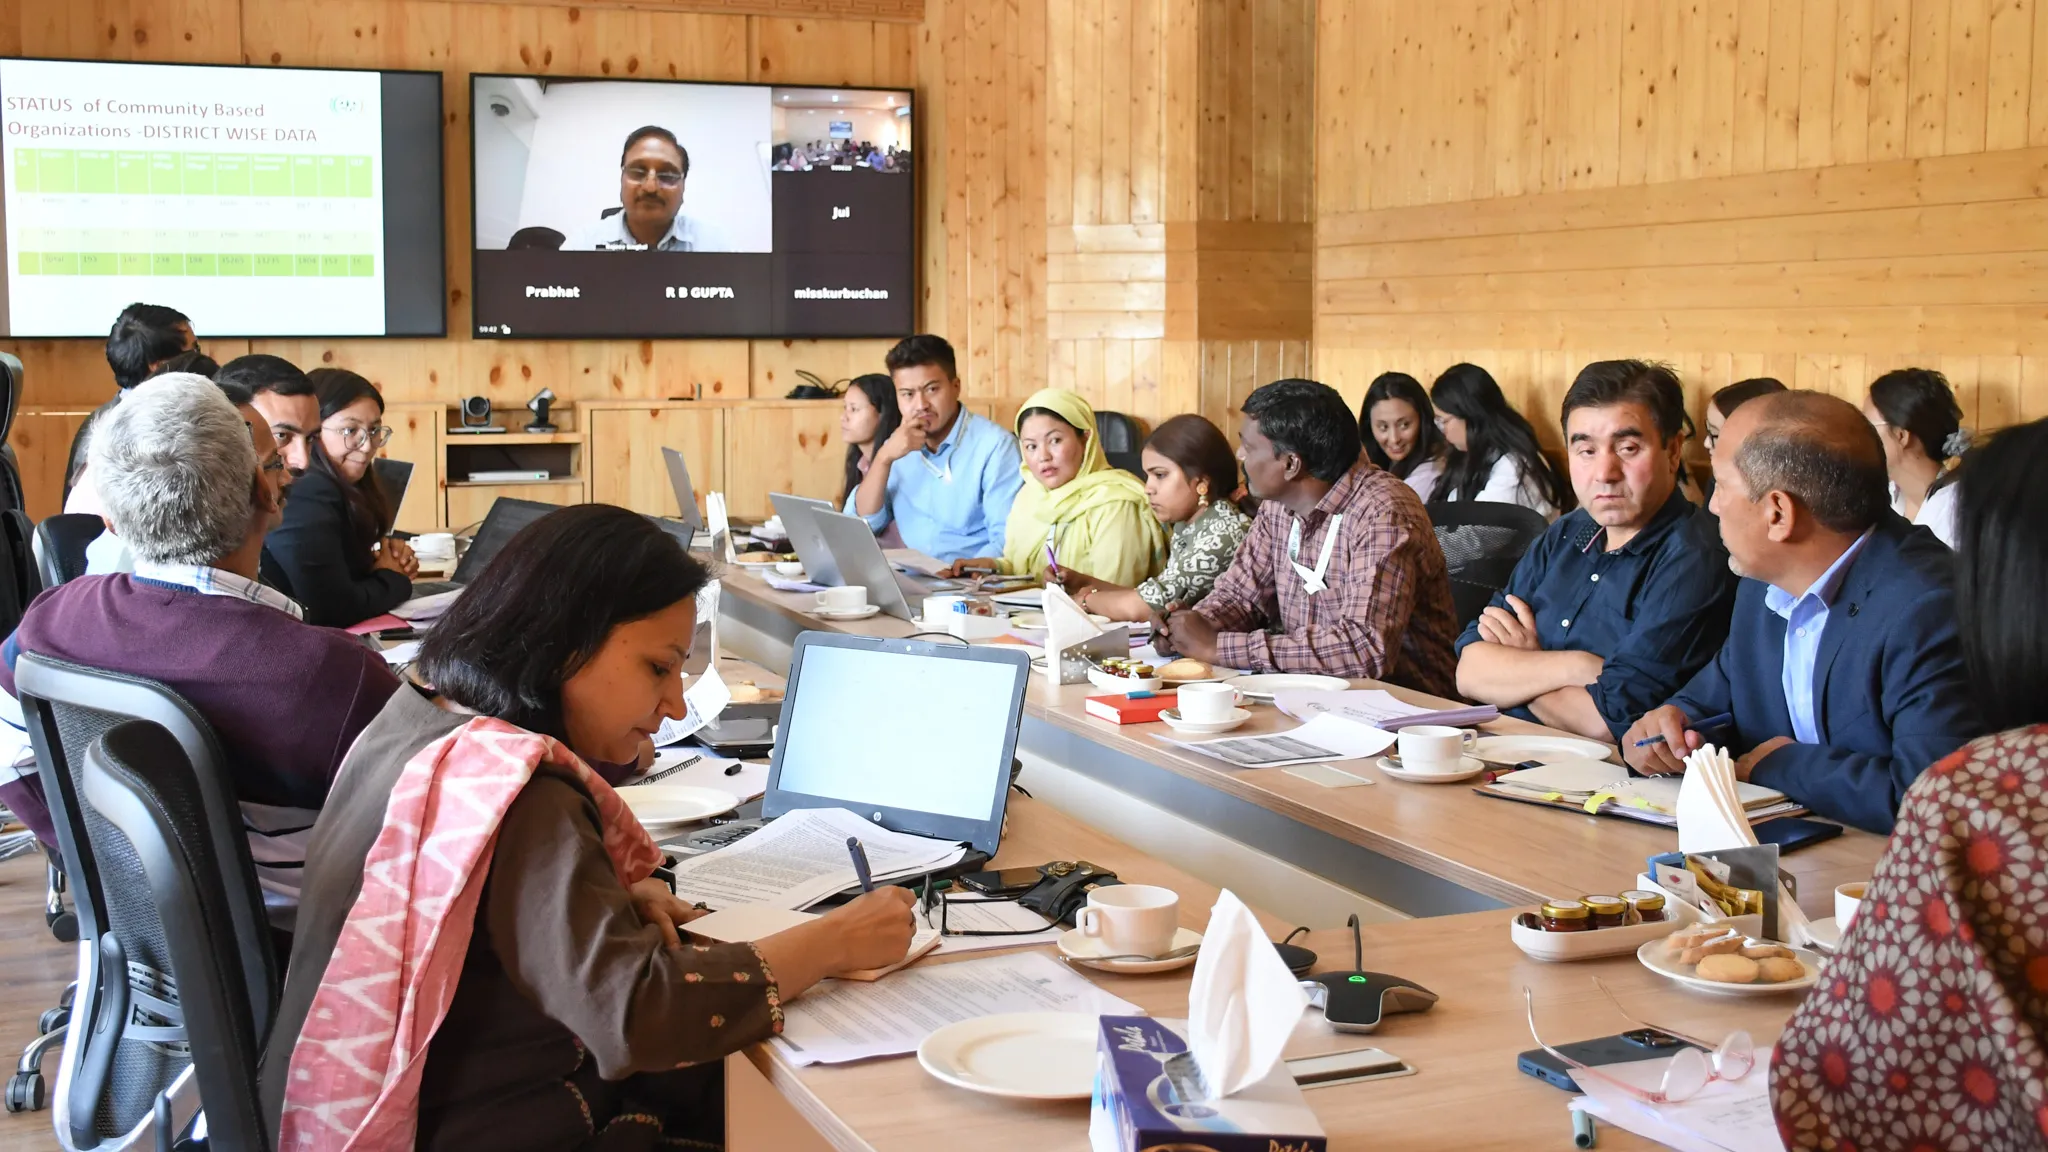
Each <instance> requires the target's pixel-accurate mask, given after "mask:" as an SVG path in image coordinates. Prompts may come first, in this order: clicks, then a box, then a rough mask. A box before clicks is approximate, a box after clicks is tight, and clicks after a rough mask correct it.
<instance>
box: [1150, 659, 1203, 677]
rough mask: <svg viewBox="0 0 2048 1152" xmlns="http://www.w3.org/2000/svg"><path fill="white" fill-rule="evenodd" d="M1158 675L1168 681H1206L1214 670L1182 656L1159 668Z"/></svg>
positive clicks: (1198, 661)
mask: <svg viewBox="0 0 2048 1152" xmlns="http://www.w3.org/2000/svg"><path fill="white" fill-rule="evenodd" d="M1159 674H1160V675H1161V676H1164V677H1165V678H1166V679H1168V680H1207V679H1208V678H1209V677H1210V676H1212V675H1214V674H1215V670H1214V669H1212V668H1210V667H1209V666H1208V665H1207V664H1204V663H1202V662H1201V661H1200V660H1190V659H1188V658H1187V657H1185V656H1183V657H1181V658H1180V659H1178V660H1175V661H1174V662H1173V663H1171V664H1168V665H1166V666H1165V667H1164V668H1161V669H1160V670H1159Z"/></svg>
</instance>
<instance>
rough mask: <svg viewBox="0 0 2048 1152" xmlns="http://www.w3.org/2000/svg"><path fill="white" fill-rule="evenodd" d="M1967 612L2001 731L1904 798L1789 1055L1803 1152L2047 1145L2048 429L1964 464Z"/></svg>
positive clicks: (1961, 582)
mask: <svg viewBox="0 0 2048 1152" xmlns="http://www.w3.org/2000/svg"><path fill="white" fill-rule="evenodd" d="M1959 485H1960V489H1961V492H1960V496H1959V498H1958V505H1959V511H1958V516H1957V520H1956V615H1957V617H1958V623H1959V625H1960V628H1959V632H1960V634H1961V637H1962V642H1963V654H1964V657H1965V658H1966V659H1967V661H1968V663H1969V669H1970V680H1971V683H1972V686H1973V687H1974V688H1975V689H1976V694H1977V701H1978V704H1979V706H1980V707H1981V708H1982V709H1983V714H1984V718H1985V720H1986V721H1987V722H1989V723H1990V724H1991V725H1992V726H1993V727H1994V728H1998V729H2001V731H1999V732H1998V733H1996V734H1995V735H1991V736H1986V737H1984V738H1983V739H1981V740H1978V741H1976V742H1974V743H1971V744H1967V745H1964V746H1963V747H1962V748H1961V749H1960V750H1958V751H1957V752H1956V753H1955V754H1954V755H1952V756H1950V757H1948V758H1947V759H1945V760H1943V761H1941V762H1940V763H1939V764H1936V765H1935V766H1933V767H1932V768H1929V769H1928V770H1927V771H1926V772H1925V773H1923V774H1922V775H1921V777H1920V778H1919V780H1917V781H1916V782H1915V783H1914V784H1913V787H1912V789H1911V790H1909V791H1908V792H1907V793H1906V800H1905V804H1904V805H1903V807H1902V808H1901V811H1900V813H1899V823H1898V828H1897V830H1896V831H1894V832H1893V833H1892V841H1891V845H1890V847H1889V848H1888V849H1887V850H1886V851H1885V854H1884V857H1883V858H1882V859H1880V860H1879V861H1878V864H1877V875H1876V876H1875V877H1874V878H1872V880H1871V882H1870V888H1869V891H1868V893H1867V894H1866V895H1865V897H1864V900H1863V905H1862V908H1861V909H1860V910H1859V911H1858V912H1857V914H1856V918H1855V920H1854V921H1852V922H1851V924H1850V927H1849V931H1848V933H1847V935H1846V936H1845V938H1844V939H1843V941H1842V949H1841V952H1840V954H1838V955H1837V956H1836V957H1835V959H1834V960H1833V962H1832V963H1830V964H1829V965H1828V966H1827V968H1826V969H1825V971H1824V972H1823V973H1822V982H1821V984H1820V986H1819V987H1817V988H1815V989H1814V991H1813V993H1812V994H1811V995H1810V996H1808V997H1807V1000H1806V1002H1805V1003H1804V1004H1802V1005H1800V1008H1799V1012H1798V1014H1797V1015H1796V1016H1794V1017H1793V1018H1792V1023H1791V1024H1790V1025H1788V1026H1787V1027H1786V1029H1785V1035H1784V1037H1783V1038H1782V1039H1781V1040H1780V1041H1779V1042H1778V1050H1777V1057H1776V1060H1775V1061H1774V1064H1773V1067H1772V1069H1771V1093H1772V1098H1773V1104H1774V1106H1775V1109H1776V1112H1777V1117H1778V1128H1779V1130H1780V1132H1782V1133H1783V1135H1784V1138H1785V1146H1786V1147H1787V1148H1792V1149H1807V1148H1817V1149H1844V1150H1856V1152H1865V1150H1868V1152H1875V1150H1877V1149H1881V1148H1884V1149H1889V1148H1900V1149H1915V1148H1929V1149H1933V1148H1943V1149H1947V1148H1968V1149H1971V1150H1973V1152H2019V1150H2023V1149H2024V1150H2026V1152H2041V1150H2042V1149H2048V869H2044V864H2048V693H2044V692H2043V690H2042V686H2043V685H2044V684H2048V600H2043V599H2042V596H2041V590H2040V581H2041V573H2042V572H2044V571H2048V421H2041V420H2037V421H2035V422H2034V423H2032V424H2028V425H2024V426H2022V427H2019V428H2014V429H2011V430H2009V431H2007V432H2005V433H2003V434H2001V435H2000V436H1998V437H1997V438H1996V439H1995V440H1993V441H1992V442H1991V444H1990V445H1989V446H1988V447H1985V448H1983V449H1981V450H1980V451H1973V452H1972V453H1971V454H1970V459H1969V462H1968V463H1967V464H1965V465H1964V466H1963V468H1962V473H1961V480H1960V481H1959Z"/></svg>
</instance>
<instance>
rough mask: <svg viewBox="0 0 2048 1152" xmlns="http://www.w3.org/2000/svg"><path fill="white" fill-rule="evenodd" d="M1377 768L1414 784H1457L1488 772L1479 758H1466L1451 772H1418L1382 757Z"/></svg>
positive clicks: (1397, 778)
mask: <svg viewBox="0 0 2048 1152" xmlns="http://www.w3.org/2000/svg"><path fill="white" fill-rule="evenodd" d="M1376 767H1378V768H1379V770H1380V771H1382V772H1385V773H1386V774H1387V775H1389V776H1392V777H1393V778H1394V779H1396V780H1407V781H1409V782H1411V783H1414V784H1457V783H1461V782H1463V781H1466V780H1470V779H1472V778H1473V777H1474V776H1477V775H1479V774H1480V773H1481V772H1484V771H1486V761H1484V760H1481V759H1480V758H1479V757H1477V756H1466V757H1464V758H1463V759H1461V760H1459V761H1458V767H1457V768H1455V769H1453V770H1452V771H1449V772H1416V771H1413V770H1411V769H1408V768H1402V767H1399V766H1398V765H1396V764H1394V763H1393V761H1392V758H1390V757H1387V756H1382V757H1380V758H1379V761H1378V763H1377V765H1376Z"/></svg>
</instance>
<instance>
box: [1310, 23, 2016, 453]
mask: <svg viewBox="0 0 2048 1152" xmlns="http://www.w3.org/2000/svg"><path fill="white" fill-rule="evenodd" d="M2040 7H2041V6H2040V5H2039V4H2038V3H2036V2H2034V0H1688V3H1685V4H1666V3H1661V2H1657V0H1628V2H1627V3H1614V4H1569V3H1562V4H1543V5H1534V4H1529V3H1524V2H1522V0H1463V2H1462V3H1451V4H1448V5H1436V6H1432V9H1433V10H1431V11H1428V12H1424V11H1421V10H1418V9H1415V8H1414V7H1413V6H1410V5H1405V4H1399V3H1394V2H1390V0H1327V2H1325V3H1324V4H1323V5H1322V9H1321V13H1320V22H1321V23H1320V27H1321V31H1322V34H1321V35H1320V36H1319V37H1318V42H1317V62H1316V65H1317V71H1318V74H1319V76H1320V77H1321V78H1322V79H1321V82H1320V86H1319V92H1320V95H1321V99H1320V101H1319V103H1318V106H1317V110H1316V114H1317V120H1318V126H1319V128H1318V132H1317V133H1316V146H1317V167H1318V172H1319V178H1318V181H1317V184H1316V191H1317V208H1318V213H1317V218H1316V221H1315V225H1314V231H1315V265H1314V283H1315V298H1314V304H1313V307H1314V358H1315V368H1316V372H1317V373H1318V375H1319V376H1320V377H1321V378H1322V379H1324V380H1327V381H1329V382H1330V383H1332V384H1335V385H1337V386H1338V387H1339V388H1340V389H1341V390H1343V391H1344V392H1345V393H1346V394H1347V395H1348V396H1351V397H1352V398H1353V399H1354V400H1356V399H1358V398H1359V397H1361V396H1362V394H1363V392H1364V390H1365V387H1366V386H1367V385H1368V384H1369V383H1370V381H1371V380H1372V378H1373V377H1374V376H1376V375H1378V374H1379V373H1380V372H1383V371H1390V370H1400V371H1406V372H1410V373H1413V374H1414V375H1416V376H1418V377H1420V378H1422V379H1424V380H1425V381H1427V380H1429V379H1431V378H1433V377H1434V376H1435V374H1437V373H1439V372H1441V371H1442V370H1443V369H1444V368H1446V367H1448V366H1449V365H1451V364H1453V363H1456V362H1458V361H1460V360H1470V361H1472V362H1474V363H1478V364H1481V365H1483V366H1485V367H1487V368H1488V369H1489V370H1491V371H1492V372H1493V373H1494V374H1495V376H1496V377H1498V378H1499V379H1500V381H1501V384H1502V386H1503V387H1504V388H1505V389H1506V390H1507V391H1508V393H1509V396H1510V397H1511V398H1512V399H1515V400H1516V401H1517V402H1518V403H1520V404H1522V405H1523V406H1524V408H1525V410H1526V411H1527V412H1528V413H1529V414H1530V418H1531V420H1532V422H1533V423H1534V424H1535V425H1536V427H1537V429H1538V431H1539V432H1540V433H1542V434H1543V435H1544V436H1545V437H1546V439H1548V440H1549V441H1550V442H1551V443H1553V444H1555V442H1556V428H1555V427H1554V425H1555V417H1554V413H1555V411H1556V405H1557V403H1558V401H1559V400H1560V399H1561V397H1562V394H1563V390H1564V388H1565V386H1566V385H1568V384H1569V382H1570V379H1571V376H1572V374H1573V373H1574V372H1575V371H1576V370H1577V369H1578V368H1579V367H1581V366H1583V365H1584V364H1585V363H1586V362H1587V361H1590V360H1595V359H1602V358H1609V357H1616V356H1642V357H1649V358H1655V359H1661V360H1665V361H1668V362H1670V363H1672V364H1673V365H1675V366H1677V367H1678V368H1679V370H1680V371H1681V373H1682V375H1683V376H1684V377H1685V379H1686V383H1687V387H1688V391H1689V393H1690V394H1691V396H1692V398H1693V400H1694V402H1695V405H1697V404H1698V403H1700V402H1702V401H1703V399H1704V397H1705V395H1706V394H1707V393H1708V392H1710V391H1711V390H1712V389H1713V388H1715V387H1719V386H1720V385H1723V384H1727V383H1731V382H1733V381H1735V380H1738V379H1742V378H1745V377H1748V376H1752V375H1763V374H1768V375H1775V376H1778V377H1779V378H1780V379H1783V380H1785V381H1786V382H1787V383H1788V384H1795V385H1797V386H1800V387H1813V388H1818V389H1822V390H1825V391H1829V392H1833V393H1835V394H1837V395H1841V396H1843V397H1845V398H1850V399H1856V400H1860V399H1861V397H1862V395H1863V391H1864V389H1865V388H1866V387H1867V385H1868V383H1869V381H1870V380H1871V379H1872V378H1874V377H1875V376H1876V375H1878V374H1880V373H1882V372H1884V371H1887V370H1889V369H1891V368H1894V367H1900V366H1904V365H1907V364H1923V365H1927V366H1930V367H1936V368H1940V369H1942V370H1943V371H1945V372H1947V373H1948V374H1949V376H1950V379H1951V382H1952V383H1953V384H1954V386H1955V388H1956V393H1957V396H1958V399H1959V401H1960V402H1961V404H1962V405H1963V408H1964V411H1965V413H1966V416H1967V418H1968V419H1969V421H1970V422H1971V423H1973V424H1975V425H1977V426H1978V427H1982V428H1992V427H1997V426H1999V425H2002V424H2006V423H2010V422H2012V421H2014V420H2020V419H2027V418H2030V416H2039V415H2043V414H2048V394H2044V391H2043V390H2044V388H2048V377H2044V375H2043V370H2042V369H2041V368H2040V367H2039V365H2040V364H2041V363H2042V362H2043V361H2042V359H2041V358H2042V357H2044V356H2048V290H2044V289H2043V288H2041V287H2040V285H2041V283H2042V281H2043V278H2042V275H2041V273H2042V271H2043V270H2044V268H2048V199H2044V195H2048V148H2044V147H2043V145H2044V144H2048V98H2044V96H2043V92H2044V91H2048V73H2042V72H2041V70H2042V69H2048V48H2044V45H2048V17H2044V16H2043V15H2042V14H2041V12H2040ZM1475 43H1479V44H1484V45H1486V46H1488V47H1485V48H1483V49H1482V51H1487V52H1490V53H1491V60H1492V68H1491V72H1492V78H1491V81H1490V88H1489V90H1488V92H1489V95H1488V98H1487V99H1486V100H1485V101H1484V110H1483V111H1481V112H1475V105H1474V101H1473V100H1472V99H1471V98H1470V97H1468V95H1467V93H1466V91H1465V90H1464V86H1462V85H1460V84H1456V83H1439V82H1437V81H1436V80H1435V79H1433V78H1434V77H1437V76H1439V75H1440V74H1446V73H1456V72H1458V71H1460V69H1461V67H1462V66H1463V65H1464V64H1465V62H1466V61H1467V59H1468V57H1469V55H1470V53H1471V52H1472V51H1473V47H1472V46H1473V45H1474V44H1475ZM2037 75H2039V76H2040V77H2041V78H2040V79H2038V80H2037ZM1610 92H1613V93H1615V97H1614V103H1613V108H1614V109H1615V111H1616V112H1617V113H1618V114H1617V115H1610V114H1609V108H1610V102H1609V96H1608V93H1610ZM1387 142H1391V144H1389V143H1387ZM1416 149H1420V151H1416ZM1425 169H1427V170H1425ZM1467 171H1471V172H1474V173H1479V172H1486V173H1490V180H1489V179H1474V180H1472V182H1471V183H1470V186H1469V190H1468V189H1467V183H1466V177H1465V175H1464V174H1465V173H1466V172H1467Z"/></svg>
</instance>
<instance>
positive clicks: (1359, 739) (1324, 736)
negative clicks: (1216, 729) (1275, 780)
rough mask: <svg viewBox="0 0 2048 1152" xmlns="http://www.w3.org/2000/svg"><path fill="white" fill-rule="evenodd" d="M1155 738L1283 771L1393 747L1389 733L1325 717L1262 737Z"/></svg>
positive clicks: (1235, 762)
mask: <svg viewBox="0 0 2048 1152" xmlns="http://www.w3.org/2000/svg"><path fill="white" fill-rule="evenodd" d="M1155 739H1157V740H1159V741H1160V742H1161V743H1163V744H1171V745H1173V746H1174V747H1176V748H1185V749H1187V750H1188V751H1190V752H1199V753H1201V754H1202V755H1204V756H1214V757H1215V758H1217V759H1218V760H1221V761H1223V762H1225V763H1226V764H1230V765H1233V766H1235V767H1238V768H1285V767H1287V766H1288V765H1290V764H1320V763H1322V762H1324V761H1326V760H1360V759H1364V758H1365V757H1367V756H1377V755H1379V754H1380V753H1381V752H1384V751H1386V750H1387V749H1388V748H1391V747H1393V744H1394V735H1393V733H1391V732H1386V731H1383V730H1381V729H1378V728H1373V727H1369V726H1367V725H1365V724H1356V723H1353V722H1352V721H1349V720H1346V719H1344V718H1342V717H1339V716H1329V715H1324V716H1317V717H1316V718H1314V719H1313V720H1310V721H1309V722H1308V723H1306V724H1303V725H1302V726H1301V727H1299V728H1295V729H1292V730H1290V731H1287V732H1269V733H1266V734H1265V735H1262V736H1225V737H1223V738H1221V739H1217V740H1176V739H1174V738H1172V737H1170V736H1165V735H1158V736H1156V737H1155Z"/></svg>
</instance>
